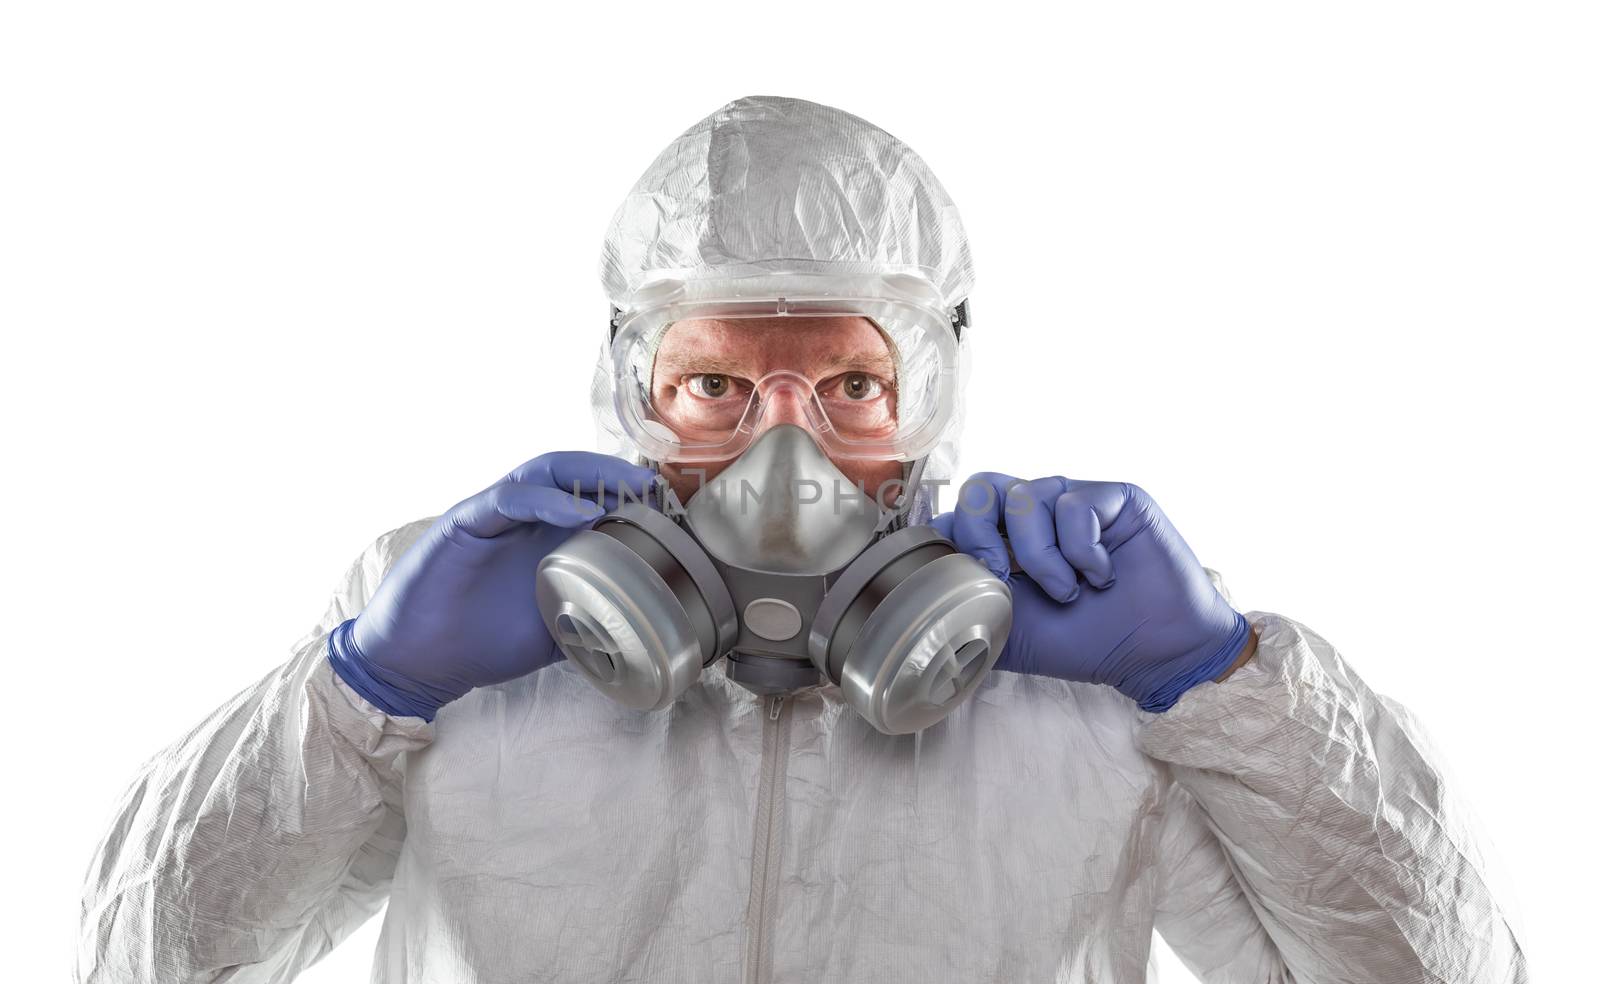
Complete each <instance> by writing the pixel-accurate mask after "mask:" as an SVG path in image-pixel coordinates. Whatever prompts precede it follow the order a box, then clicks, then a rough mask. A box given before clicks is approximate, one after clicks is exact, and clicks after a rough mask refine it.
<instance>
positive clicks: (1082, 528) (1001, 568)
mask: <svg viewBox="0 0 1600 984" xmlns="http://www.w3.org/2000/svg"><path fill="white" fill-rule="evenodd" d="M1002 516H1003V517H1004V522H1003V523H1002V521H1001V518H1002ZM933 525H934V527H935V528H937V529H938V530H939V532H940V533H942V534H943V535H944V536H946V537H948V538H950V539H951V540H952V541H953V542H954V543H955V545H956V547H957V548H958V549H960V550H961V552H963V553H967V554H971V555H972V556H973V557H976V558H977V559H978V560H980V561H982V562H983V563H984V564H985V565H986V566H987V567H988V568H989V569H990V570H991V571H993V572H994V573H995V575H996V576H998V577H1000V578H1001V579H1003V580H1005V581H1007V582H1008V583H1009V584H1010V585H1011V601H1012V621H1011V635H1010V636H1008V637H1007V640H1006V647H1005V651H1004V652H1003V653H1002V654H1001V656H1000V660H999V662H998V663H997V664H996V668H998V669H1002V670H1013V671H1016V672H1018V673H1034V674H1039V675H1043V676H1053V677H1061V678H1064V679H1067V680H1081V681H1087V682H1089V683H1105V684H1110V685H1111V686H1113V687H1115V688H1116V689H1118V690H1120V691H1122V692H1123V693H1124V694H1127V695H1128V696H1129V697H1132V698H1133V699H1134V700H1135V701H1138V703H1139V706H1140V707H1141V708H1143V709H1144V710H1147V711H1165V710H1167V709H1168V708H1170V707H1172V705H1173V704H1175V703H1177V700H1178V698H1179V697H1181V696H1182V695H1183V693H1184V692H1185V691H1187V690H1189V689H1190V688H1191V687H1194V686H1196V685H1197V684H1200V683H1204V682H1205V681H1207V680H1215V679H1216V678H1217V677H1218V676H1220V675H1222V674H1223V673H1224V672H1226V671H1227V670H1228V668H1229V667H1230V666H1232V665H1233V663H1234V661H1235V660H1236V659H1238V657H1239V655H1240V653H1242V652H1243V651H1244V647H1245V644H1246V643H1247V642H1248V641H1249V636H1250V626H1249V623H1248V622H1246V621H1245V618H1244V616H1243V615H1241V614H1239V613H1238V612H1236V611H1234V610H1233V609H1232V608H1231V607H1230V606H1229V605H1228V603H1227V602H1226V601H1224V600H1223V598H1222V595H1221V594H1219V593H1218V592H1217V590H1216V589H1215V588H1214V587H1212V585H1211V581H1210V579H1209V578H1208V577H1207V576H1206V573H1205V570H1204V569H1203V568H1201V566H1200V562H1199V561H1198V560H1196V559H1195V556H1194V553H1193V552H1192V551H1190V549H1189V545H1188V544H1187V543H1184V542H1183V538H1182V537H1181V536H1179V535H1178V531H1177V530H1175V529H1173V528H1172V523H1171V522H1169V521H1168V519H1167V517H1166V515H1165V514H1163V513H1162V512H1161V508H1160V507H1159V506H1157V505H1156V504H1155V501H1154V500H1153V499H1151V498H1150V496H1149V495H1147V494H1146V493H1145V491H1144V490H1143V489H1141V488H1139V487H1138V486H1136V485H1129V484H1127V483H1125V482H1079V481H1073V480H1071V479H1067V478H1059V477H1058V478H1041V479H1038V480H1037V481H1032V482H1024V481H1021V480H1019V479H1015V478H1012V477H1011V476H1009V475H1001V474H998V473H995V472H984V473H981V474H978V475H974V476H973V477H972V478H971V479H969V480H968V482H967V484H965V485H963V486H962V491H961V496H960V499H959V501H958V503H957V506H956V509H955V511H954V512H950V513H944V514H943V515H940V516H936V517H934V519H933ZM1002 532H1004V534H1005V539H1002V538H1001V535H1002ZM1007 540H1009V541H1010V547H1011V551H1012V553H1014V554H1015V558H1016V564H1017V566H1019V567H1020V568H1021V570H1020V572H1019V571H1017V570H1013V567H1012V563H1011V559H1010V558H1009V557H1008V556H1007V551H1006V541H1007ZM1024 574H1025V575H1026V576H1022V575H1024Z"/></svg>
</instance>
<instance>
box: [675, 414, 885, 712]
mask: <svg viewBox="0 0 1600 984" xmlns="http://www.w3.org/2000/svg"><path fill="white" fill-rule="evenodd" d="M684 513H685V522H686V524H687V526H688V528H689V531H690V532H691V533H693V534H694V537H695V539H696V540H698V541H699V542H700V545H701V546H703V547H704V548H705V550H706V553H708V554H709V555H710V556H711V560H712V562H713V563H714V564H715V565H716V567H717V570H718V572H719V573H720V574H721V575H722V578H723V581H724V582H725V583H726V584H727V586H728V591H729V593H730V594H731V595H732V596H733V604H734V609H735V611H737V612H738V613H739V637H738V641H737V642H736V643H735V644H734V646H733V651H732V652H731V653H730V654H729V657H728V666H727V670H728V676H729V678H730V679H732V680H734V681H735V682H736V683H738V684H740V685H741V686H743V687H745V688H746V689H748V690H752V691H754V692H755V693H758V694H770V693H786V692H788V691H791V690H795V689H798V688H800V687H804V686H810V685H813V684H816V683H820V682H821V676H820V674H819V672H818V670H817V669H816V667H815V666H814V665H813V664H812V662H811V659H810V656H809V653H808V646H807V640H808V638H809V636H810V633H811V619H812V616H813V615H814V614H815V613H816V611H817V608H818V606H819V605H821V603H822V598H823V595H824V594H825V593H826V591H827V584H828V580H829V578H831V577H832V576H833V575H835V574H837V573H838V572H839V571H841V570H843V569H844V568H845V567H846V566H848V565H849V563H850V562H851V561H853V560H855V558H856V557H858V556H860V554H861V552H862V551H863V550H865V549H866V548H867V547H868V546H869V545H870V544H871V543H872V542H873V540H874V539H875V538H876V537H877V535H878V531H879V529H880V528H881V527H882V526H883V525H884V519H885V517H884V511H883V510H882V509H881V508H880V507H879V506H878V504H877V502H875V501H874V500H873V499H872V498H871V497H870V496H868V495H866V494H865V493H864V492H863V491H862V490H861V489H860V488H859V487H858V486H855V485H853V484H852V483H851V482H850V480H849V479H848V478H846V477H845V475H844V473H843V472H841V471H840V470H839V469H838V468H837V467H835V466H834V464H833V462H832V461H830V460H829V459H828V457H827V455H825V454H823V453H822V450H821V449H820V448H819V447H817V444H816V442H815V441H814V440H812V438H811V435H810V434H808V433H807V432H806V431H805V430H804V429H802V428H800V427H797V426H795V425H793V424H780V425H779V426H777V427H774V428H772V429H771V430H769V431H767V432H766V433H765V434H763V435H762V436H761V437H760V439H758V440H757V441H756V442H755V443H754V444H752V445H751V446H750V448H749V449H748V450H747V451H745V453H744V454H743V455H741V456H740V457H739V459H738V460H737V461H735V462H734V463H733V464H731V465H729V466H728V467H727V468H726V469H725V470H723V471H722V472H721V473H720V474H718V475H717V476H716V477H715V478H713V479H711V480H710V481H708V482H707V483H706V484H705V486H704V487H702V488H701V489H700V490H699V491H698V492H696V493H695V494H694V495H693V496H691V497H690V499H689V502H688V505H687V506H686V507H685V510H684Z"/></svg>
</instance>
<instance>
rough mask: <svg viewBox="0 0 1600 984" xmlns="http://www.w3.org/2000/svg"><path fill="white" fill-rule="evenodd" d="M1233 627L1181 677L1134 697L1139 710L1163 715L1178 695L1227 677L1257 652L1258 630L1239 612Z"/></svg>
mask: <svg viewBox="0 0 1600 984" xmlns="http://www.w3.org/2000/svg"><path fill="white" fill-rule="evenodd" d="M1233 618H1234V621H1233V627H1232V629H1230V630H1229V632H1228V634H1227V636H1226V637H1225V638H1224V639H1223V640H1222V643H1221V645H1219V646H1217V647H1216V648H1215V649H1214V650H1212V651H1211V652H1210V653H1209V654H1207V655H1206V656H1205V657H1204V658H1202V659H1201V660H1199V661H1198V662H1196V663H1194V664H1193V665H1191V666H1190V668H1189V669H1188V670H1187V671H1185V672H1183V673H1181V674H1179V675H1178V676H1176V677H1174V678H1172V679H1170V680H1168V681H1166V682H1165V683H1163V684H1161V685H1159V686H1157V687H1156V688H1155V689H1154V690H1153V691H1152V692H1150V693H1147V694H1145V695H1144V696H1142V697H1140V696H1136V695H1130V696H1133V697H1134V699H1135V700H1137V701H1138V702H1139V709H1140V710H1142V711H1151V712H1153V713H1157V714H1160V713H1162V712H1164V711H1168V710H1171V709H1172V706H1173V705H1174V704H1176V703H1177V702H1178V698H1179V697H1182V696H1183V695H1184V694H1186V693H1188V692H1189V691H1190V690H1192V689H1194V688H1195V687H1198V686H1199V685H1200V684H1202V683H1211V682H1214V681H1217V680H1220V679H1224V678H1226V677H1227V676H1228V674H1230V673H1232V672H1233V671H1234V670H1235V669H1237V668H1238V667H1239V666H1242V665H1243V664H1244V662H1245V661H1246V660H1247V659H1248V658H1249V656H1252V655H1254V654H1255V630H1253V629H1252V628H1251V627H1250V623H1249V622H1248V621H1247V620H1246V619H1245V617H1244V616H1243V615H1241V614H1239V613H1238V612H1234V613H1233Z"/></svg>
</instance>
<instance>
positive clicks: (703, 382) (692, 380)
mask: <svg viewBox="0 0 1600 984" xmlns="http://www.w3.org/2000/svg"><path fill="white" fill-rule="evenodd" d="M684 385H685V386H687V387H688V388H689V392H690V393H692V394H693V395H695V396H697V397H699V398H700V399H702V400H726V399H731V398H735V397H738V396H739V394H740V392H741V391H742V390H743V389H745V388H747V386H748V384H746V383H745V382H744V380H742V379H740V378H738V377H737V376H729V375H726V374H724V373H720V372H697V373H695V374H693V375H691V376H688V377H686V378H685V379H684Z"/></svg>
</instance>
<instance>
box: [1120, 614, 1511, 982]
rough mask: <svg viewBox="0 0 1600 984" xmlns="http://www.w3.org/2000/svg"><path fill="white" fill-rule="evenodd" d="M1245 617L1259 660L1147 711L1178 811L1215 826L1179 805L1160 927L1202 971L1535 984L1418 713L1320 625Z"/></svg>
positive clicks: (1155, 753) (1211, 977)
mask: <svg viewBox="0 0 1600 984" xmlns="http://www.w3.org/2000/svg"><path fill="white" fill-rule="evenodd" d="M1247 618H1248V619H1249V620H1250V623H1251V624H1252V625H1253V626H1254V627H1255V628H1256V630H1257V632H1258V633H1259V636H1260V642H1259V645H1258V648H1257V652H1256V655H1255V658H1254V659H1252V660H1251V661H1250V662H1249V663H1247V664H1246V665H1245V666H1243V667H1241V668H1240V669H1239V670H1238V671H1236V672H1235V673H1234V674H1233V675H1232V676H1231V677H1229V678H1228V679H1227V680H1225V681H1223V682H1221V683H1208V684H1203V685H1201V686H1199V687H1196V688H1195V689H1194V690H1191V691H1190V692H1189V693H1187V694H1185V695H1184V696H1183V698H1182V700H1180V701H1179V702H1178V704H1177V706H1176V707H1174V708H1173V709H1172V710H1170V711H1168V712H1167V713H1165V714H1144V713H1142V712H1141V715H1140V717H1141V721H1142V723H1141V725H1140V730H1139V743H1140V746H1141V747H1142V749H1143V750H1144V751H1145V753H1146V754H1148V755H1150V756H1152V757H1154V758H1156V759H1158V760H1160V761H1163V762H1166V763H1168V764H1169V765H1170V766H1171V768H1172V770H1173V779H1174V782H1175V784H1176V786H1177V787H1179V789H1178V791H1177V792H1175V794H1174V797H1175V804H1174V811H1175V812H1176V813H1179V814H1181V813H1182V812H1183V811H1185V810H1189V809H1191V808H1192V810H1193V811H1194V812H1195V813H1196V814H1197V816H1198V818H1199V823H1200V824H1201V825H1203V826H1204V827H1205V828H1207V829H1208V830H1209V833H1210V837H1209V838H1203V837H1200V836H1199V835H1198V834H1197V833H1196V832H1195V828H1196V827H1197V826H1198V825H1196V824H1189V825H1187V830H1188V832H1186V833H1185V832H1183V830H1184V829H1185V825H1184V823H1183V822H1182V821H1181V817H1180V818H1179V819H1178V821H1177V822H1176V823H1175V826H1174V827H1173V831H1172V832H1170V833H1169V834H1168V840H1167V844H1166V848H1167V853H1168V854H1169V855H1170V857H1171V858H1172V859H1173V861H1172V871H1170V872H1169V874H1168V877H1167V881H1168V884H1169V887H1168V889H1167V897H1166V899H1165V900H1164V902H1163V904H1162V906H1161V907H1160V908H1161V910H1162V911H1161V915H1160V917H1159V918H1158V928H1159V929H1160V930H1161V932H1162V934H1163V937H1164V938H1166V939H1167V940H1168V942H1169V944H1170V945H1172V947H1173V949H1174V950H1175V951H1177V953H1178V954H1179V956H1180V957H1182V958H1183V959H1184V960H1185V962H1186V963H1188V964H1189V965H1190V967H1191V968H1193V969H1194V970H1195V971H1196V972H1197V973H1200V974H1201V975H1202V976H1203V977H1204V978H1205V979H1206V980H1207V981H1232V980H1247V979H1252V978H1253V979H1258V980H1263V979H1264V980H1280V979H1281V980H1295V981H1300V982H1302V984H1304V982H1319V984H1320V982H1340V981H1384V982H1386V984H1407V982H1417V984H1422V982H1429V984H1433V982H1446V981H1448V982H1452V984H1468V982H1480V984H1490V982H1496V984H1499V982H1506V984H1511V982H1523V981H1526V980H1527V979H1528V972H1527V966H1526V962H1525V960H1524V957H1523V953H1522V947H1521V945H1520V943H1519V940H1518V938H1517V933H1516V932H1515V930H1514V926H1513V920H1512V918H1511V916H1510V915H1509V913H1508V908H1507V906H1508V899H1507V895H1506V892H1505V890H1504V887H1503V886H1502V885H1500V884H1498V879H1497V878H1496V877H1495V875H1494V874H1493V873H1492V868H1491V865H1490V864H1489V863H1488V862H1487V860H1486V858H1485V851H1484V850H1483V847H1482V845H1481V844H1480V841H1479V840H1478V838H1477V836H1476V834H1475V831H1474V824H1473V821H1472V820H1471V818H1470V816H1469V813H1468V811H1467V809H1466V807H1465V805H1464V804H1463V803H1462V802H1461V801H1460V799H1459V797H1458V796H1457V795H1456V794H1455V791H1454V789H1453V787H1452V786H1451V784H1450V782H1449V779H1448V776H1447V774H1446V772H1445V769H1444V766H1443V763H1442V759H1441V757H1440V756H1439V754H1438V753H1437V752H1436V751H1435V750H1434V749H1433V748H1432V747H1431V745H1430V744H1429V742H1428V739H1427V736H1426V735H1425V734H1424V732H1423V730H1422V729H1421V727H1420V726H1419V725H1418V724H1417V722H1416V721H1415V720H1414V719H1413V718H1412V717H1411V715H1410V714H1408V713H1407V712H1406V711H1405V709H1404V708H1402V707H1400V706H1399V705H1398V704H1395V703H1394V702H1392V701H1390V700H1388V699H1386V698H1383V697H1381V696H1379V695H1378V694H1376V693H1374V692H1373V691H1372V690H1370V689H1369V688H1368V687H1367V686H1366V685H1365V684H1364V683H1362V681H1361V680H1360V679H1359V678H1358V677H1357V676H1356V675H1355V673H1354V672H1353V671H1352V670H1351V669H1350V667H1349V666H1348V665H1347V664H1346V663H1345V661H1344V660H1343V659H1342V658H1341V657H1340V655H1339V653H1338V652H1336V651H1335V650H1334V648H1333V647H1332V646H1331V645H1329V644H1328V643H1327V642H1326V641H1325V640H1323V639H1322V638H1321V637H1319V636H1318V635H1316V634H1315V633H1313V632H1312V631H1311V630H1309V629H1307V628H1306V627H1304V626H1302V625H1300V624H1298V623H1296V622H1294V621H1292V620H1290V619H1287V618H1284V617H1282V616H1280V615H1273V614H1268V613H1263V612H1251V613H1249V614H1248V615H1247ZM1219 916H1221V917H1222V918H1220V919H1219ZM1256 927H1259V930H1260V932H1262V933H1264V934H1265V937H1266V939H1261V938H1258V934H1257V932H1256ZM1267 940H1270V944H1271V950H1272V951H1275V954H1274V953H1270V952H1267V950H1266V948H1265V943H1266V941H1267ZM1252 961H1256V962H1258V963H1259V965H1258V966H1257V965H1252ZM1274 961H1276V963H1275V962H1274ZM1254 975H1259V976H1254Z"/></svg>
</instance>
